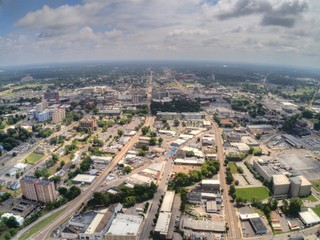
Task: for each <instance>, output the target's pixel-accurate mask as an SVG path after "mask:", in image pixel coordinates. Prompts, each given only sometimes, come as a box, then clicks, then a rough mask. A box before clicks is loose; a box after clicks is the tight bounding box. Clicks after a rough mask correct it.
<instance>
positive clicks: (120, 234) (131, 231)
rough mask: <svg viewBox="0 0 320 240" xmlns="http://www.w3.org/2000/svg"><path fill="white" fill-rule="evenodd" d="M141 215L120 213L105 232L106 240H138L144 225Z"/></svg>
mask: <svg viewBox="0 0 320 240" xmlns="http://www.w3.org/2000/svg"><path fill="white" fill-rule="evenodd" d="M142 222H143V218H142V217H141V216H135V215H128V214H122V213H119V214H118V215H117V217H116V218H115V219H114V220H113V221H112V224H111V226H110V228H109V230H108V232H107V233H106V234H105V239H106V240H138V239H139V236H140V230H141V226H142Z"/></svg>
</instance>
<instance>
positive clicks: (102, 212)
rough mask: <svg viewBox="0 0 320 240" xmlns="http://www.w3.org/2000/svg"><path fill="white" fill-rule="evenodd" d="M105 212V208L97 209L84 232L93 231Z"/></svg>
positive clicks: (90, 232) (89, 232)
mask: <svg viewBox="0 0 320 240" xmlns="http://www.w3.org/2000/svg"><path fill="white" fill-rule="evenodd" d="M107 212H108V209H107V208H106V209H103V210H101V211H99V212H98V213H97V215H96V216H95V217H94V219H93V220H92V222H91V223H90V225H89V226H88V227H87V229H86V231H85V233H87V234H92V233H94V232H95V231H96V229H97V227H98V225H99V224H100V222H101V220H102V219H103V218H104V216H105V214H106V213H107Z"/></svg>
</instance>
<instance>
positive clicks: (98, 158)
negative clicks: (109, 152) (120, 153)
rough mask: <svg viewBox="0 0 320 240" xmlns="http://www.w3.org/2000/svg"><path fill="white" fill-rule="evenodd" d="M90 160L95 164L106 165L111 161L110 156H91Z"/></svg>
mask: <svg viewBox="0 0 320 240" xmlns="http://www.w3.org/2000/svg"><path fill="white" fill-rule="evenodd" d="M91 160H92V161H93V163H95V164H103V165H108V164H109V163H110V162H111V161H112V157H102V156H91Z"/></svg>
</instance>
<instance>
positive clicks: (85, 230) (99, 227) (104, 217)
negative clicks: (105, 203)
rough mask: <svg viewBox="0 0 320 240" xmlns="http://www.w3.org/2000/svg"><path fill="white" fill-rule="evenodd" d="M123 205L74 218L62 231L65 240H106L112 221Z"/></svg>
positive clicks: (85, 213)
mask: <svg viewBox="0 0 320 240" xmlns="http://www.w3.org/2000/svg"><path fill="white" fill-rule="evenodd" d="M121 208H122V205H121V204H115V205H111V206H110V207H109V208H107V209H102V210H99V211H88V212H84V213H81V214H79V215H75V216H73V217H72V218H71V219H70V220H69V221H68V224H67V226H66V227H65V228H64V229H63V230H62V231H61V238H63V239H89V240H98V239H104V235H105V233H106V232H107V231H108V229H109V228H110V226H111V224H112V221H113V220H114V219H115V217H116V215H117V213H118V212H119V211H120V210H121Z"/></svg>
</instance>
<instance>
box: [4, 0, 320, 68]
mask: <svg viewBox="0 0 320 240" xmlns="http://www.w3.org/2000/svg"><path fill="white" fill-rule="evenodd" d="M319 14H320V1H319V0H309V1H307V0H105V1H104V0H83V1H76V0H67V1H62V0H28V1H21V0H20V1H19V0H0V21H1V28H0V66H8V65H19V64H38V63H48V62H73V61H96V60H97V61H104V60H106V61H112V60H148V59H150V60H216V61H235V62H249V63H250V62H252V63H268V64H283V65H293V66H301V67H305V66H310V67H316V68H320V64H319V63H320V44H319V39H320V28H319V26H320V17H319Z"/></svg>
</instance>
